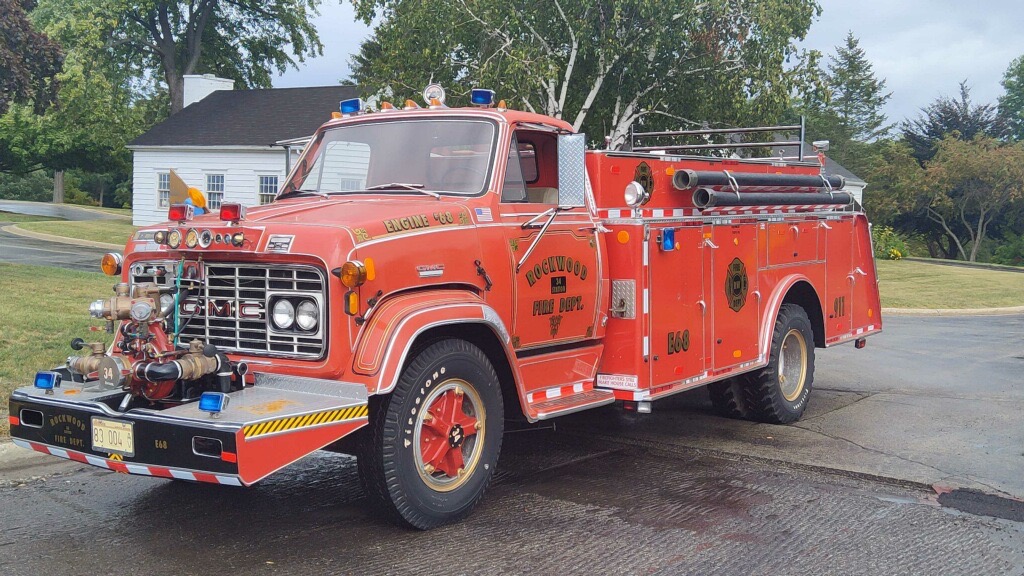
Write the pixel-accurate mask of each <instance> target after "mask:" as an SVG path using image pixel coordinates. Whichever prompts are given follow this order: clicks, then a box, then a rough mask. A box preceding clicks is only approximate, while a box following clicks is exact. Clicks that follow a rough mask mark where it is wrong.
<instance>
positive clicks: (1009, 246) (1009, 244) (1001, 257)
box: [992, 232, 1024, 266]
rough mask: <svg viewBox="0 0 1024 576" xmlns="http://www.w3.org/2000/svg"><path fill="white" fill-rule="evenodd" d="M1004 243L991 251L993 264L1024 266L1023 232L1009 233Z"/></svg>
mask: <svg viewBox="0 0 1024 576" xmlns="http://www.w3.org/2000/svg"><path fill="white" fill-rule="evenodd" d="M1004 240H1005V241H1004V243H1003V244H1002V245H1000V246H999V247H998V248H996V249H995V252H993V253H992V263H993V264H1004V265H1006V266H1024V234H1021V235H1019V236H1018V235H1016V234H1014V233H1012V232H1011V233H1009V234H1007V235H1006V238H1005V239H1004Z"/></svg>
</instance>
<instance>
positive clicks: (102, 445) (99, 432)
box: [92, 418, 135, 456]
mask: <svg viewBox="0 0 1024 576" xmlns="http://www.w3.org/2000/svg"><path fill="white" fill-rule="evenodd" d="M92 449H93V450H95V451H97V452H110V453H113V454H124V455H125V456H134V455H135V432H134V429H133V425H132V423H131V422H122V421H120V420H107V419H106V418H93V419H92Z"/></svg>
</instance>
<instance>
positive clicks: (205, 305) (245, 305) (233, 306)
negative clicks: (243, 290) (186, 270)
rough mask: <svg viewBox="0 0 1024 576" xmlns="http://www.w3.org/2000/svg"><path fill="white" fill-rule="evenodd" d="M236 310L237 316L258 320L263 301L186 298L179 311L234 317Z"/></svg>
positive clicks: (210, 316) (261, 313)
mask: <svg viewBox="0 0 1024 576" xmlns="http://www.w3.org/2000/svg"><path fill="white" fill-rule="evenodd" d="M236 311H237V312H238V318H249V319H254V320H259V319H261V318H263V303H261V302H253V301H245V302H235V301H234V300H214V299H210V300H205V299H203V298H186V299H185V301H184V302H182V303H181V313H182V314H187V315H189V316H191V315H193V314H198V313H201V312H202V313H205V314H206V317H207V318H234V317H235V312H236Z"/></svg>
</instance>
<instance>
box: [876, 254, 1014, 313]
mask: <svg viewBox="0 0 1024 576" xmlns="http://www.w3.org/2000/svg"><path fill="white" fill-rule="evenodd" d="M878 277H879V284H878V288H879V291H880V292H881V295H882V306H885V307H887V308H998V307H1004V306H1024V274H1022V273H1018V272H1001V271H995V270H985V269H978V268H963V267H958V266H943V265H939V264H928V263H925V262H908V261H906V260H896V261H893V260H879V261H878Z"/></svg>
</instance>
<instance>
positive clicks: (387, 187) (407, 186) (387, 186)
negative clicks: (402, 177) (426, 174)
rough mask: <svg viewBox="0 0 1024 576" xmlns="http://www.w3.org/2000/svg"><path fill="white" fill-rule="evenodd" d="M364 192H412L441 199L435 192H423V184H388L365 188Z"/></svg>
mask: <svg viewBox="0 0 1024 576" xmlns="http://www.w3.org/2000/svg"><path fill="white" fill-rule="evenodd" d="M365 190H411V191H413V192H419V193H421V194H426V195H427V196H433V197H434V198H437V199H438V200H440V199H441V195H440V194H438V193H437V192H431V191H430V190H424V189H423V184H407V183H405V182H391V183H388V184H377V185H376V186H367V187H366V188H365Z"/></svg>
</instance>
